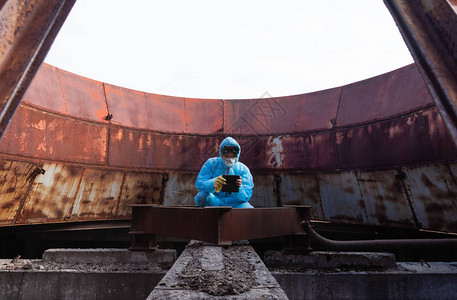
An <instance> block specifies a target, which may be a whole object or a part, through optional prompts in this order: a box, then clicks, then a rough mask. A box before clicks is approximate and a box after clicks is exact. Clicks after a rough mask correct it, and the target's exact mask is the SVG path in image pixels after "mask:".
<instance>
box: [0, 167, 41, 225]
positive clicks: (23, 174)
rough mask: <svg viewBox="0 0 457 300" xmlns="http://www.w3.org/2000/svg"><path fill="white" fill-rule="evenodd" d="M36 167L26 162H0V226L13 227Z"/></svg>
mask: <svg viewBox="0 0 457 300" xmlns="http://www.w3.org/2000/svg"><path fill="white" fill-rule="evenodd" d="M35 168H36V166H35V165H34V164H32V163H28V162H17V161H10V160H5V159H1V160H0V225H13V224H14V221H15V219H16V216H17V214H18V211H19V210H20V209H21V208H22V206H23V202H24V200H25V196H26V193H27V190H28V189H29V186H30V184H31V182H33V177H32V176H30V174H32V172H33V170H34V169H35Z"/></svg>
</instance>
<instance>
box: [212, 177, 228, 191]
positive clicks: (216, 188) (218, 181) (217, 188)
mask: <svg viewBox="0 0 457 300" xmlns="http://www.w3.org/2000/svg"><path fill="white" fill-rule="evenodd" d="M224 185H225V179H224V177H222V175H221V176H219V177H216V179H215V180H214V191H215V192H216V193H219V191H220V190H221V189H222V187H223V186H224Z"/></svg>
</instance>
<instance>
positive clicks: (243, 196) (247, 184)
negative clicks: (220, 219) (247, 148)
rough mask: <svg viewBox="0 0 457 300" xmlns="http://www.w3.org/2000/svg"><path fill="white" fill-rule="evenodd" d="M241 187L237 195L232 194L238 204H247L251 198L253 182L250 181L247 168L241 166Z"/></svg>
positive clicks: (250, 177)
mask: <svg viewBox="0 0 457 300" xmlns="http://www.w3.org/2000/svg"><path fill="white" fill-rule="evenodd" d="M240 176H241V180H242V182H241V187H240V190H239V191H238V193H233V194H232V195H234V197H235V199H236V200H238V202H240V203H242V202H248V201H249V200H250V199H251V196H252V188H253V187H254V180H253V179H252V175H251V172H250V171H249V169H248V167H246V166H245V165H243V166H242V169H241V174H240Z"/></svg>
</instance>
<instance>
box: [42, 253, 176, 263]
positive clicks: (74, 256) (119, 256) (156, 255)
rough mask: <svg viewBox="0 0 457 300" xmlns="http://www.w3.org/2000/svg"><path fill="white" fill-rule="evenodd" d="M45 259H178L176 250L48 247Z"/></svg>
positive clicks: (99, 260) (102, 260)
mask: <svg viewBox="0 0 457 300" xmlns="http://www.w3.org/2000/svg"><path fill="white" fill-rule="evenodd" d="M43 261H45V262H53V263H66V264H80V263H91V264H111V263H158V264H166V265H170V266H171V265H172V264H173V263H174V262H175V261H176V250H173V249H157V250H155V251H151V252H137V251H129V250H127V249H48V250H46V251H45V252H44V253H43Z"/></svg>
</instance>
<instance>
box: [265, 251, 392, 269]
mask: <svg viewBox="0 0 457 300" xmlns="http://www.w3.org/2000/svg"><path fill="white" fill-rule="evenodd" d="M264 262H265V265H266V266H267V267H285V268H301V269H333V268H354V269H371V268H392V267H395V266H396V262H395V255H394V254H392V253H373V252H334V251H316V252H311V253H310V254H306V255H297V254H283V253H281V252H279V251H267V252H265V254H264Z"/></svg>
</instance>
